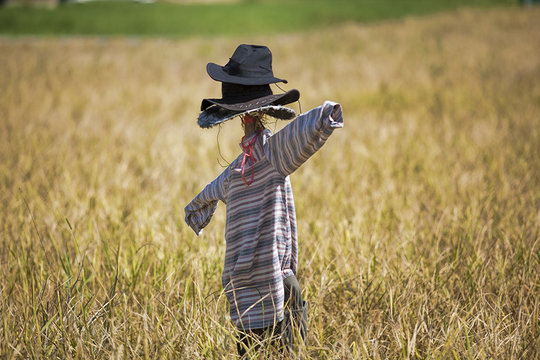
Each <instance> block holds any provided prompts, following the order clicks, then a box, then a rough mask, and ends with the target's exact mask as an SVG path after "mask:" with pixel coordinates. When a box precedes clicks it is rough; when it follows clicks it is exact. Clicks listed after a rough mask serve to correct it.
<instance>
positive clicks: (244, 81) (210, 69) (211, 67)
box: [206, 63, 287, 85]
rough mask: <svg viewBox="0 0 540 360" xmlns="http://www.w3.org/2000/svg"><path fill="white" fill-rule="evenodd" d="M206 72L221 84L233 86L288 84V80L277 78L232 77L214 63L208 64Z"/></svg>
mask: <svg viewBox="0 0 540 360" xmlns="http://www.w3.org/2000/svg"><path fill="white" fill-rule="evenodd" d="M206 72H207V73H208V75H210V77H211V78H212V79H214V80H216V81H221V82H228V83H232V84H240V85H266V84H274V83H277V82H282V83H285V84H286V83H287V80H285V79H280V78H277V77H275V76H267V77H249V78H248V77H244V76H235V75H230V74H228V73H226V72H225V71H224V70H223V66H221V65H218V64H214V63H208V64H207V65H206Z"/></svg>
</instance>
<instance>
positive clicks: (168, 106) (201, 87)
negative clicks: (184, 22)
mask: <svg viewBox="0 0 540 360" xmlns="http://www.w3.org/2000/svg"><path fill="white" fill-rule="evenodd" d="M539 16H540V9H539V8H527V9H519V8H509V9H494V10H460V11H457V12H453V13H448V14H438V15H433V16H429V17H420V18H415V17H411V18H406V19H403V20H392V21H385V22H379V23H375V24H370V25H358V24H345V25H342V26H337V27H332V28H331V29H325V30H319V31H317V30H314V31H309V32H304V33H300V34H287V35H272V36H232V37H215V38H211V39H208V38H205V39H203V38H191V39H159V38H133V37H130V38H126V37H109V38H103V37H67V38H31V37H17V38H9V37H2V38H0V89H1V96H0V200H1V204H2V206H1V207H0V314H1V318H0V358H2V359H23V358H24V359H26V358H31V359H40V358H46V359H234V358H237V355H236V344H235V336H236V333H235V329H234V327H233V325H232V324H231V323H230V320H229V319H228V314H227V308H228V305H227V301H226V299H225V297H224V294H223V293H222V289H221V283H220V275H221V271H222V267H223V258H224V250H225V247H224V245H225V244H224V238H223V235H224V234H223V232H224V224H225V207H224V206H223V204H220V206H219V208H218V211H217V213H216V214H215V216H214V218H213V220H212V222H211V223H210V225H209V226H208V227H207V228H206V229H205V231H204V233H203V235H202V236H200V237H197V236H196V235H195V234H194V233H193V232H192V230H191V229H189V228H188V227H187V225H185V223H184V211H183V208H184V206H185V205H186V204H187V203H188V202H189V201H190V200H191V199H192V198H193V197H194V196H195V195H196V194H197V193H198V192H199V191H200V190H201V189H202V188H203V187H204V186H205V185H206V184H207V183H208V182H209V181H210V180H212V179H213V178H214V177H215V176H217V175H218V174H219V173H220V172H221V171H222V165H223V164H224V163H226V161H229V162H230V161H231V160H232V159H234V157H235V156H236V155H237V154H238V152H239V151H240V148H239V147H238V142H239V141H240V138H241V136H242V129H241V126H240V124H239V121H230V122H228V123H226V124H225V125H224V126H222V127H221V128H220V129H217V128H216V129H211V130H202V129H199V128H198V127H197V125H196V118H197V116H198V111H199V105H200V101H201V99H202V98H204V97H219V96H220V86H219V84H218V83H216V82H214V81H212V80H211V79H210V78H209V77H208V76H207V75H206V72H205V66H206V63H207V62H210V61H212V62H217V63H220V64H224V63H225V62H226V61H227V59H228V58H229V56H230V55H231V54H232V51H233V50H234V48H235V47H236V46H237V45H238V44H239V43H256V44H265V45H267V46H269V47H270V49H272V51H273V55H274V72H275V74H276V75H277V76H279V77H282V78H286V79H288V80H289V84H287V85H286V86H285V89H291V88H298V89H299V90H300V92H301V101H300V104H295V105H294V107H295V109H296V110H298V111H306V110H308V109H310V108H312V107H315V106H318V105H319V104H321V103H322V102H323V101H324V100H326V99H330V100H334V101H338V102H340V103H341V104H342V105H343V109H344V117H345V127H344V129H342V130H339V131H336V132H335V133H334V135H333V136H332V137H331V138H330V139H329V141H328V143H327V144H326V145H325V146H324V147H323V149H322V150H321V151H320V152H318V153H317V154H316V155H315V156H314V157H313V158H312V159H310V160H309V161H308V162H307V163H306V164H305V165H304V166H303V167H301V168H300V169H299V170H298V171H297V172H296V173H294V174H293V175H292V176H291V181H292V185H293V189H294V192H295V201H296V207H297V217H298V231H299V244H300V249H299V261H300V263H299V269H298V279H299V282H300V285H301V287H302V289H303V296H304V298H306V299H307V301H308V302H309V304H310V310H309V337H308V344H307V346H306V347H304V348H301V349H300V353H301V355H302V356H303V358H304V359H539V358H540V322H539V318H540V296H539V295H540V271H539V270H540V241H539V239H540V236H539V230H540V207H539V201H540V181H539V178H540V177H539V174H540V160H539V159H540V154H539V152H540V55H539V54H540V53H539V52H538V49H540V23H539V22H538V18H539ZM275 91H280V90H279V89H275ZM268 126H269V127H270V129H272V130H274V131H278V130H279V128H280V127H281V126H283V124H282V123H273V122H270V123H269V124H268ZM220 153H221V156H220ZM279 357H280V355H279V354H276V353H275V352H273V350H272V349H271V348H263V350H261V351H260V352H258V353H257V354H255V356H254V358H260V359H267V358H268V359H272V358H279Z"/></svg>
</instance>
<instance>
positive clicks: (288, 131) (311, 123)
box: [266, 101, 343, 176]
mask: <svg viewBox="0 0 540 360" xmlns="http://www.w3.org/2000/svg"><path fill="white" fill-rule="evenodd" d="M341 127H343V114H342V111H341V105H340V104H338V103H334V102H331V101H325V102H324V104H323V105H321V106H319V107H317V108H315V109H313V110H310V111H308V112H307V113H305V114H302V115H300V116H298V117H297V118H296V119H295V120H294V121H293V122H291V123H290V124H289V125H287V126H286V127H284V128H283V129H282V130H281V131H279V132H278V133H277V134H275V135H274V136H271V137H270V138H269V139H268V146H267V149H266V155H267V157H268V159H269V160H270V163H272V165H273V166H274V167H275V168H276V169H277V171H278V172H279V173H280V174H281V175H283V176H287V175H289V174H291V173H292V172H294V171H295V170H296V169H298V168H299V167H300V165H302V164H303V163H304V162H306V160H307V159H309V157H310V156H311V155H313V154H314V153H315V152H316V151H317V150H319V149H320V148H321V147H322V146H323V145H324V143H325V142H326V140H327V139H328V137H329V136H330V135H331V134H332V132H333V131H334V129H337V128H341Z"/></svg>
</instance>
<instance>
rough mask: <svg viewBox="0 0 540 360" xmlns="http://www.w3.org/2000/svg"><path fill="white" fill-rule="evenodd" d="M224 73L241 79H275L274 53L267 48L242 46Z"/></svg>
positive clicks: (236, 51)
mask: <svg viewBox="0 0 540 360" xmlns="http://www.w3.org/2000/svg"><path fill="white" fill-rule="evenodd" d="M223 71H225V72H226V73H228V74H229V75H234V76H241V77H257V76H260V77H273V76H274V72H273V71H272V53H271V52H270V49H268V48H267V47H266V46H260V45H245V44H243V45H240V46H238V47H237V48H236V50H235V51H234V54H233V55H232V56H231V58H230V59H229V62H228V63H227V64H226V65H225V66H224V67H223Z"/></svg>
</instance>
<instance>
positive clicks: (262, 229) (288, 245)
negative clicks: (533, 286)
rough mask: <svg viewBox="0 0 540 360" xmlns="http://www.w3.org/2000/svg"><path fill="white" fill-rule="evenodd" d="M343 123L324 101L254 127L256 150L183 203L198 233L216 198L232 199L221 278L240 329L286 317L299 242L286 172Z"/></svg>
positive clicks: (336, 110) (339, 114)
mask: <svg viewBox="0 0 540 360" xmlns="http://www.w3.org/2000/svg"><path fill="white" fill-rule="evenodd" d="M341 127H343V116H342V112H341V106H340V105H339V104H337V103H333V102H330V101H326V102H325V103H324V104H323V105H322V106H319V107H317V108H315V109H313V110H310V111H309V112H307V113H305V114H302V115H299V116H298V117H297V118H296V119H295V120H293V121H292V122H291V123H289V124H288V125H287V126H286V127H284V128H283V129H282V130H281V131H279V132H277V133H276V134H275V135H272V134H271V133H270V131H268V130H264V131H263V132H262V133H258V134H254V135H252V136H251V137H248V138H246V139H244V140H243V142H242V144H241V145H243V146H242V148H243V149H245V148H246V145H247V143H249V142H250V141H251V140H253V138H254V137H257V138H256V140H255V141H252V143H253V145H252V155H253V156H252V157H253V158H254V159H253V160H252V159H251V158H247V161H246V163H245V166H244V180H245V179H248V180H251V176H252V174H254V175H253V182H252V183H250V184H249V185H246V183H245V181H244V180H243V179H242V174H241V169H240V168H241V164H242V160H243V158H244V153H242V154H240V155H239V156H238V158H236V159H235V160H234V161H233V162H232V163H231V164H230V165H229V166H228V167H227V168H226V169H225V170H224V171H223V172H222V173H221V174H220V175H219V176H218V177H217V178H216V179H215V180H213V181H212V182H211V183H210V184H208V185H207V186H206V187H205V188H204V189H203V190H202V191H201V192H200V193H199V194H198V195H197V196H196V197H195V198H194V199H193V200H192V201H191V202H190V203H189V204H188V205H187V206H186V208H185V211H186V223H187V224H188V225H189V226H190V227H191V228H192V229H193V230H194V231H195V233H196V234H197V235H199V234H200V232H201V230H202V228H204V227H205V226H206V225H208V223H209V222H210V220H211V218H212V216H213V214H214V212H215V210H216V207H217V204H218V202H219V200H221V201H223V202H224V203H225V204H226V206H227V218H226V227H225V239H226V252H225V266H224V269H223V275H222V278H221V280H222V284H223V288H224V290H225V293H226V295H227V299H228V300H229V304H230V315H231V319H232V321H233V322H234V323H235V325H236V326H237V327H238V328H240V329H259V328H264V327H268V326H272V325H274V324H275V323H276V322H278V321H281V320H282V319H283V305H284V288H283V279H285V278H287V277H288V276H290V275H293V274H294V275H296V266H297V262H298V246H297V245H298V242H297V234H296V214H295V210H294V200H293V193H292V188H291V182H290V180H289V174H291V173H292V172H293V171H295V170H296V169H297V168H298V167H299V166H300V165H302V164H303V163H304V162H305V161H306V160H307V159H308V158H309V157H310V156H311V155H313V154H314V153H315V152H316V151H317V150H318V149H320V148H321V146H323V145H324V143H325V142H326V140H327V139H328V137H329V136H330V135H331V134H332V132H333V130H334V129H336V128H341Z"/></svg>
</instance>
